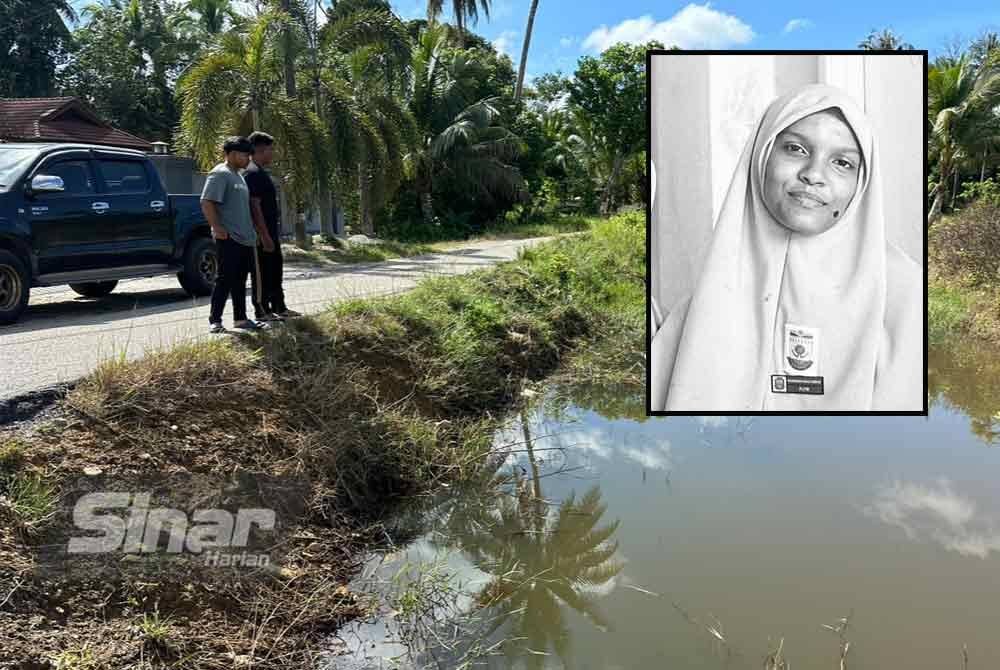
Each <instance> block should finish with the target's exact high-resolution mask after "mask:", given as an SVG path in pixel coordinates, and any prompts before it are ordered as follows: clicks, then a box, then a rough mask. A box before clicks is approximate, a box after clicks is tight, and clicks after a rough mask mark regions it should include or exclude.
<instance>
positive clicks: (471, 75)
mask: <svg viewBox="0 0 1000 670" xmlns="http://www.w3.org/2000/svg"><path fill="white" fill-rule="evenodd" d="M447 42H448V27H447V26H445V25H437V24H431V25H429V26H428V27H427V28H426V29H424V31H423V32H422V33H421V34H420V36H419V39H418V42H417V45H416V46H415V48H414V55H413V85H412V89H411V92H410V111H411V113H412V114H413V117H414V118H415V119H416V120H417V123H418V125H419V127H420V135H421V136H420V144H419V146H418V147H417V148H416V149H415V150H414V151H412V152H410V153H409V154H408V155H407V156H406V157H405V164H406V167H407V175H408V176H409V177H410V178H411V179H412V180H413V183H414V185H415V187H416V190H417V193H418V197H419V199H420V207H421V212H422V214H423V218H424V221H425V222H427V223H432V222H434V221H435V212H434V204H433V194H434V190H435V186H436V185H437V184H439V183H440V182H441V181H443V180H446V179H447V180H454V181H455V182H457V183H459V184H461V185H462V187H463V189H468V191H469V192H471V193H474V194H475V196H476V197H478V198H481V199H482V200H483V201H484V202H486V203H490V202H495V201H497V200H500V199H506V200H520V199H523V198H524V197H525V194H526V191H525V185H524V179H523V178H522V177H521V174H520V172H519V171H518V169H517V168H516V167H515V166H514V165H513V161H514V159H515V158H516V157H517V156H518V155H519V153H520V151H521V141H520V139H519V138H518V137H517V136H516V135H514V133H512V132H511V131H510V130H508V129H507V128H506V127H504V126H503V125H501V123H500V121H501V114H500V111H499V108H498V105H499V99H498V98H495V97H491V98H483V99H480V100H475V99H474V98H473V95H474V91H475V90H476V86H477V84H478V82H479V81H480V80H481V79H482V78H483V77H484V76H485V69H484V67H483V64H482V63H481V62H479V61H478V60H477V59H476V57H475V55H474V54H473V53H471V52H468V51H464V50H454V49H450V48H449V47H448V46H447Z"/></svg>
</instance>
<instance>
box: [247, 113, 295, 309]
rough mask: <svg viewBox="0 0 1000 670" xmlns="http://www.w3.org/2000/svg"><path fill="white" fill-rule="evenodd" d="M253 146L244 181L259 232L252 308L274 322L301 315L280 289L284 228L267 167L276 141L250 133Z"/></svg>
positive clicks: (268, 136) (266, 136) (256, 133)
mask: <svg viewBox="0 0 1000 670" xmlns="http://www.w3.org/2000/svg"><path fill="white" fill-rule="evenodd" d="M249 140H250V144H251V146H252V147H253V153H252V154H251V160H250V165H249V166H248V167H247V170H246V172H245V173H244V175H243V178H244V179H245V180H246V182H247V188H248V189H249V190H250V213H251V216H252V217H253V222H254V225H256V227H257V230H258V231H259V232H260V234H259V235H258V237H259V238H260V246H258V248H257V258H258V265H259V267H258V269H257V270H258V271H257V272H255V273H254V277H253V278H254V280H255V281H254V282H253V308H254V311H255V312H256V318H257V320H258V321H275V320H280V319H282V318H287V317H292V316H300V315H299V313H298V312H295V311H293V310H290V309H288V307H287V306H286V305H285V294H284V291H282V289H281V275H282V272H283V265H284V263H283V261H282V256H281V226H280V222H279V216H278V195H277V191H276V190H275V188H274V182H273V181H271V175H270V174H269V173H268V172H267V170H266V168H267V167H268V166H269V165H271V161H272V160H273V157H274V138H273V137H271V136H270V135H268V134H267V133H262V132H254V133H251V135H250V137H249Z"/></svg>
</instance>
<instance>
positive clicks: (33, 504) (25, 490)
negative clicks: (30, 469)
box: [0, 473, 59, 527]
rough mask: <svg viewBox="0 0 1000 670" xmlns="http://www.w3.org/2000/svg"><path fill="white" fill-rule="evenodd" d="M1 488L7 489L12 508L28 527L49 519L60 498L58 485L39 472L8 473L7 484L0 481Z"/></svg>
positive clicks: (9, 503) (17, 517)
mask: <svg viewBox="0 0 1000 670" xmlns="http://www.w3.org/2000/svg"><path fill="white" fill-rule="evenodd" d="M0 490H5V491H6V493H5V495H6V496H7V499H8V505H9V507H10V510H11V511H12V512H13V513H14V516H15V518H16V519H17V520H18V521H19V522H20V523H21V524H22V525H24V526H26V527H33V526H37V525H39V524H41V523H44V522H45V521H47V520H48V519H49V518H50V517H51V516H52V514H53V513H54V512H55V509H56V503H57V502H58V498H59V497H58V494H57V492H56V487H55V486H53V485H52V484H50V483H49V482H48V481H46V480H45V478H44V477H42V476H41V475H40V474H37V473H16V474H13V475H8V477H7V480H6V484H4V483H2V482H0Z"/></svg>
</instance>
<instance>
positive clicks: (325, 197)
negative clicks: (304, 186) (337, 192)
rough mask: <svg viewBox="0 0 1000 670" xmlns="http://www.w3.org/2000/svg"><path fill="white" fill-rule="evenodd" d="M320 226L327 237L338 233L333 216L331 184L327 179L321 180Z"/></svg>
mask: <svg viewBox="0 0 1000 670" xmlns="http://www.w3.org/2000/svg"><path fill="white" fill-rule="evenodd" d="M319 227H320V231H321V232H322V233H323V234H324V235H326V236H327V237H333V236H334V235H336V234H337V231H336V228H335V227H334V217H333V195H332V194H331V193H330V185H329V184H327V183H326V180H325V179H320V182H319Z"/></svg>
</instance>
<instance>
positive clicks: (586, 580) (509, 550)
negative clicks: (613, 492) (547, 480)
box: [434, 411, 624, 668]
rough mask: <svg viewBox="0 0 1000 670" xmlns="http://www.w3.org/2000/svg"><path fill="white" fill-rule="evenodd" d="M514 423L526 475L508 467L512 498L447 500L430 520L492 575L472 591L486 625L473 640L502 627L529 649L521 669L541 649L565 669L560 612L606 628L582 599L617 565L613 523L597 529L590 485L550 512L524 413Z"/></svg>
mask: <svg viewBox="0 0 1000 670" xmlns="http://www.w3.org/2000/svg"><path fill="white" fill-rule="evenodd" d="M520 423H521V430H522V434H523V436H524V442H523V445H524V447H525V450H526V452H527V457H528V462H529V465H530V467H531V474H530V477H529V476H528V472H527V471H526V470H524V469H523V468H522V467H521V466H520V465H515V466H514V467H515V471H514V479H513V489H514V493H513V495H511V496H505V497H502V498H501V499H500V502H499V503H494V502H491V498H490V497H488V496H482V495H479V496H472V497H471V498H465V497H463V498H461V499H459V500H458V501H457V502H453V503H451V504H450V505H449V506H447V509H446V510H445V511H444V513H443V514H439V515H438V519H439V522H440V523H442V524H443V529H442V532H441V533H436V534H435V535H434V536H435V537H442V536H443V537H445V538H446V540H445V543H446V544H448V545H449V546H455V547H456V548H458V549H461V550H462V552H463V553H464V554H465V555H466V556H468V558H469V560H470V561H471V562H472V563H473V564H475V565H476V567H478V568H479V569H480V570H482V571H484V572H486V573H487V574H489V575H492V579H491V580H490V581H489V582H488V583H487V584H486V585H485V586H484V587H483V588H482V589H481V590H480V591H479V593H478V594H477V602H478V603H479V604H480V605H481V606H483V607H485V608H489V609H488V610H487V611H486V615H487V617H488V619H489V620H490V621H491V623H490V624H489V625H488V626H487V627H486V629H485V631H483V633H482V636H481V637H480V638H479V639H484V640H486V639H489V638H490V637H491V636H492V635H493V634H494V633H495V632H496V631H498V630H500V629H501V628H502V627H504V626H506V633H507V637H510V638H514V639H516V640H520V641H522V645H523V646H524V647H525V648H527V649H528V650H530V651H531V652H534V653H529V654H527V655H526V657H525V660H526V663H527V666H528V667H530V668H541V667H542V665H543V660H544V655H545V653H546V652H547V650H548V649H549V647H552V648H553V649H554V650H555V652H556V654H557V655H558V656H559V658H560V659H562V660H563V661H564V664H566V667H570V665H569V664H568V663H566V662H567V661H568V660H569V659H570V654H571V648H570V635H569V630H568V629H567V626H566V623H565V618H564V616H563V612H564V609H565V608H569V609H571V610H573V611H576V612H578V613H580V614H582V615H584V616H585V617H586V618H587V619H589V620H590V621H591V623H593V624H594V625H595V626H597V627H598V628H599V629H601V630H606V629H608V628H610V624H609V622H608V621H607V620H606V619H605V617H604V615H603V614H602V613H601V611H600V609H599V608H598V607H597V605H596V603H595V601H594V599H593V598H592V597H591V596H590V595H589V594H590V593H593V591H594V590H596V589H600V588H602V587H604V586H606V585H607V584H608V583H609V582H610V581H611V580H612V579H614V578H615V577H616V576H617V575H618V574H619V573H620V572H621V570H622V568H623V567H624V566H623V565H622V564H621V563H620V562H619V561H617V560H615V558H614V557H615V554H616V553H617V550H618V543H617V541H614V540H612V538H613V536H614V534H615V533H616V532H617V530H618V527H619V525H620V522H619V521H617V520H615V521H613V522H611V523H608V524H604V525H601V519H602V517H603V516H604V513H605V512H606V511H607V506H606V505H605V504H604V503H602V502H601V492H600V488H599V487H597V486H595V487H593V488H592V489H590V490H589V491H587V492H586V493H585V494H584V495H583V496H582V497H581V498H579V499H577V497H576V494H575V493H571V494H570V495H569V496H568V497H567V498H566V499H565V500H563V501H562V503H561V504H559V505H558V508H557V509H553V507H551V506H550V503H549V502H548V501H547V500H546V499H545V497H544V494H543V492H542V484H541V475H540V473H539V469H538V459H537V458H536V456H535V445H534V440H533V439H532V435H531V429H530V426H529V422H528V420H527V416H526V412H524V411H522V413H521V422H520ZM509 651H515V650H514V649H509ZM511 667H513V664H511Z"/></svg>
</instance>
